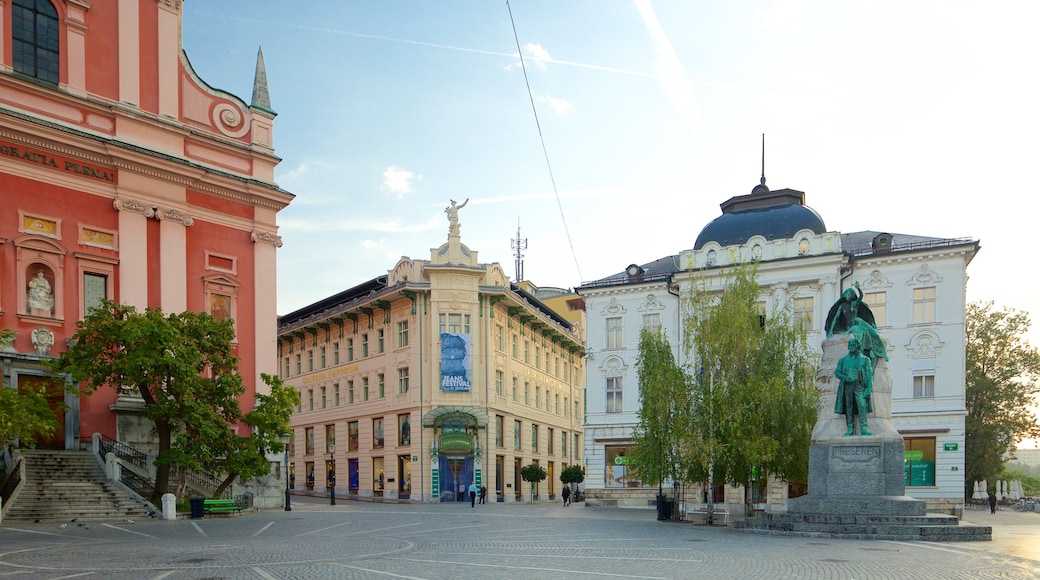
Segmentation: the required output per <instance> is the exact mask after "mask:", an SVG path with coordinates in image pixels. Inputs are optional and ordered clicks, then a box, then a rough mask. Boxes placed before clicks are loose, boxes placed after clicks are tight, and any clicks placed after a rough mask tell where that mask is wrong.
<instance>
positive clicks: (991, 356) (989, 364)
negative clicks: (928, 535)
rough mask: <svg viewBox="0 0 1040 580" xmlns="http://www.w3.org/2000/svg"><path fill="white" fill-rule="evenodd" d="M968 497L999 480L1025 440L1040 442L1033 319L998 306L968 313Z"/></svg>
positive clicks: (1039, 364)
mask: <svg viewBox="0 0 1040 580" xmlns="http://www.w3.org/2000/svg"><path fill="white" fill-rule="evenodd" d="M964 323H965V332H964V334H965V350H966V352H965V383H966V384H965V404H966V406H967V411H968V415H967V417H966V418H965V421H964V427H965V445H964V447H965V449H964V463H965V465H964V467H965V469H964V471H965V474H964V476H965V494H966V495H965V497H970V496H971V492H972V490H973V487H974V482H975V481H977V480H981V479H985V480H987V481H992V480H994V479H996V478H997V476H998V474H999V473H1000V472H1001V470H1002V469H1003V466H1004V461H1005V458H1007V457H1009V456H1010V455H1011V453H1012V452H1013V451H1014V450H1015V446H1016V444H1017V443H1018V442H1019V441H1020V440H1022V439H1024V438H1035V437H1040V423H1038V422H1037V417H1036V416H1035V415H1034V414H1033V412H1032V411H1031V410H1030V406H1031V405H1034V404H1036V396H1037V394H1038V393H1040V384H1038V383H1037V378H1038V377H1040V353H1038V352H1037V349H1036V348H1034V347H1032V346H1030V345H1029V344H1028V343H1027V342H1026V340H1025V334H1026V333H1027V332H1028V331H1029V326H1030V321H1029V315H1028V314H1026V313H1025V312H1020V311H1016V310H1014V309H1010V308H1003V309H999V310H998V309H997V308H995V307H994V305H993V302H973V303H971V304H969V305H968V309H967V311H966V312H965V320H964Z"/></svg>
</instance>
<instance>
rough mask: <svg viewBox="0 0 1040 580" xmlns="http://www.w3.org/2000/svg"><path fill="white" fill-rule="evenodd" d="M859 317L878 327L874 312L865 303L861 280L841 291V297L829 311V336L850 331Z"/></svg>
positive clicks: (827, 326)
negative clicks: (860, 285) (860, 286)
mask: <svg viewBox="0 0 1040 580" xmlns="http://www.w3.org/2000/svg"><path fill="white" fill-rule="evenodd" d="M857 318H862V319H863V321H864V322H866V323H867V324H869V325H870V326H873V327H874V328H877V324H876V323H875V322H874V313H873V312H871V311H870V307H869V306H867V305H866V304H864V303H863V291H862V290H860V288H859V282H856V283H855V284H854V285H853V288H846V289H845V291H844V292H842V293H841V298H840V299H838V301H837V302H835V303H834V305H833V306H831V309H830V310H829V311H828V312H827V324H826V328H827V336H831V335H834V334H839V333H842V332H846V331H848V330H849V329H850V328H852V323H853V321H854V320H855V319H857Z"/></svg>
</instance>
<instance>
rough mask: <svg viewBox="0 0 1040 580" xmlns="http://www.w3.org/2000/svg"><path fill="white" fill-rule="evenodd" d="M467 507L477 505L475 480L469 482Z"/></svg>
mask: <svg viewBox="0 0 1040 580" xmlns="http://www.w3.org/2000/svg"><path fill="white" fill-rule="evenodd" d="M469 507H477V482H473V483H470V484H469Z"/></svg>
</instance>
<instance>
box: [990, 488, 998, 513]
mask: <svg viewBox="0 0 1040 580" xmlns="http://www.w3.org/2000/svg"><path fill="white" fill-rule="evenodd" d="M989 513H991V514H995V513H997V496H995V495H993V494H992V493H991V494H989Z"/></svg>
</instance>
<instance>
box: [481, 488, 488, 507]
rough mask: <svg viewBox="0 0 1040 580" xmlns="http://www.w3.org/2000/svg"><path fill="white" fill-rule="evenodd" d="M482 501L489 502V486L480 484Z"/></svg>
mask: <svg viewBox="0 0 1040 580" xmlns="http://www.w3.org/2000/svg"><path fill="white" fill-rule="evenodd" d="M480 503H487V486H485V485H482V486H480Z"/></svg>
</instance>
